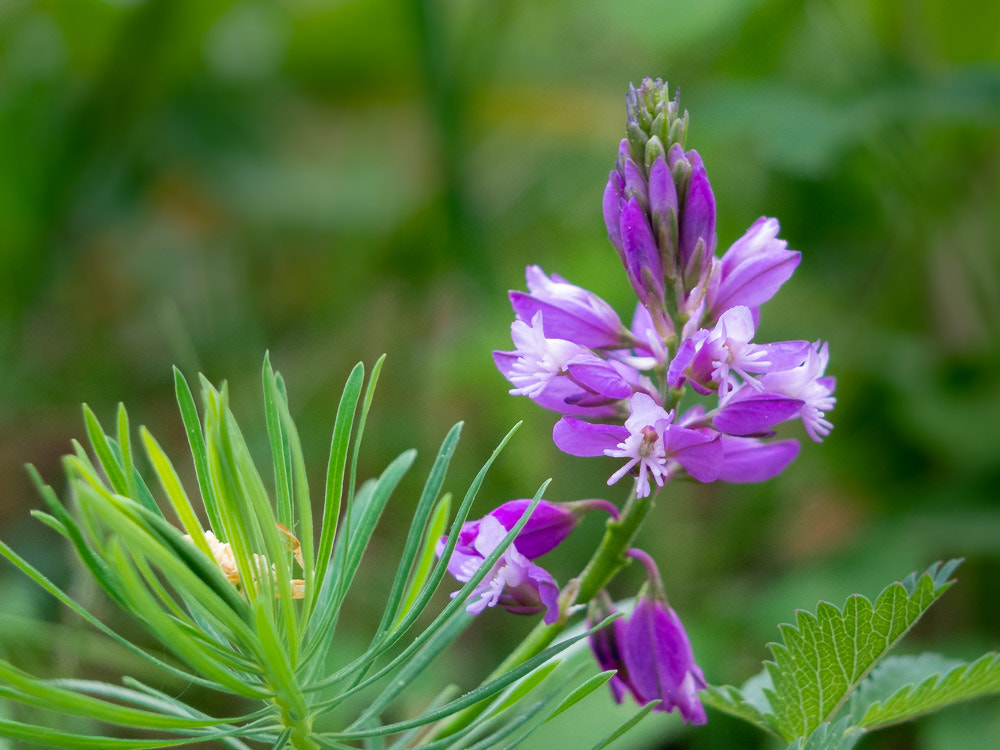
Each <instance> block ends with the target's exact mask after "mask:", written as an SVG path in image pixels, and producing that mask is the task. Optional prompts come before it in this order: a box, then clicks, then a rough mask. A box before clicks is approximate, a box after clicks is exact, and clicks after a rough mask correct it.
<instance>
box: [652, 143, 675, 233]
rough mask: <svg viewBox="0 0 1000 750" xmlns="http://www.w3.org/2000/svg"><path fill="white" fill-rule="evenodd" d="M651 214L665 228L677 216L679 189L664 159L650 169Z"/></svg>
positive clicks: (657, 161)
mask: <svg viewBox="0 0 1000 750" xmlns="http://www.w3.org/2000/svg"><path fill="white" fill-rule="evenodd" d="M649 213H650V215H651V216H652V217H653V221H654V222H658V223H659V224H660V226H663V227H668V226H669V225H670V224H671V222H672V221H673V219H672V218H671V217H676V216H677V187H676V186H675V185H674V178H673V176H671V174H670V168H669V167H667V163H666V162H665V161H664V160H663V159H657V160H656V161H654V162H653V166H652V167H650V169H649Z"/></svg>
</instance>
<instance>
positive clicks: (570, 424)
mask: <svg viewBox="0 0 1000 750" xmlns="http://www.w3.org/2000/svg"><path fill="white" fill-rule="evenodd" d="M629 409H630V412H631V413H630V415H629V417H628V419H626V420H625V425H624V426H620V425H602V424H591V423H589V422H584V421H582V420H579V419H574V418H572V417H563V418H562V419H560V420H559V421H558V422H556V425H555V427H554V428H553V430H552V439H553V440H554V441H555V444H556V446H557V447H558V448H559V449H560V450H562V451H564V452H565V453H569V454H570V455H573V456H611V457H612V458H624V459H626V463H625V465H624V466H622V467H621V468H620V469H619V470H618V471H616V472H615V473H614V474H612V475H611V477H610V478H609V479H608V484H614V483H615V482H617V481H618V480H619V479H621V478H622V477H623V476H625V474H627V473H629V472H630V471H633V470H634V471H635V473H636V475H637V477H638V479H637V481H636V495H637V496H638V497H646V496H647V495H649V494H650V492H651V491H652V485H651V484H650V478H652V480H653V481H654V482H656V484H657V486H659V487H662V486H663V483H664V481H665V480H666V479H667V478H668V477H669V475H670V472H671V471H672V468H671V464H672V463H673V464H675V465H679V466H681V467H683V468H684V469H685V470H686V471H687V473H688V474H690V475H691V476H692V477H694V478H695V479H697V480H698V481H700V482H714V481H715V480H716V479H718V478H719V471H720V464H721V461H722V447H721V446H720V444H719V436H718V435H717V434H714V435H713V434H705V433H704V432H700V431H698V430H689V429H686V428H684V427H679V426H677V425H674V424H672V422H673V418H674V415H673V412H669V413H668V412H667V411H666V410H665V409H664V408H663V407H662V406H660V405H659V404H657V403H656V402H655V401H654V400H653V399H652V398H651V397H650V396H649V395H647V394H645V393H636V394H634V395H633V396H632V397H631V398H630V399H629Z"/></svg>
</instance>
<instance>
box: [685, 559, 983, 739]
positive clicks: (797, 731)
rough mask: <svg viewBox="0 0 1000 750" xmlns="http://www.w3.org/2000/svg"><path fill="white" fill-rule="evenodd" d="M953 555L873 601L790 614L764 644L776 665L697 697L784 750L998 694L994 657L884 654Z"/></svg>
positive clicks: (933, 594) (937, 586)
mask: <svg viewBox="0 0 1000 750" xmlns="http://www.w3.org/2000/svg"><path fill="white" fill-rule="evenodd" d="M960 562H961V561H960V560H952V561H951V562H949V563H947V564H944V565H942V564H941V563H935V564H934V565H932V566H931V567H930V568H929V569H928V570H927V571H926V572H925V573H923V574H922V575H919V576H918V575H917V574H916V573H913V574H910V575H909V576H907V577H906V578H905V579H903V580H902V581H901V582H899V583H894V584H892V585H891V586H888V587H887V588H886V589H885V590H883V591H882V593H881V594H879V596H878V598H877V599H876V600H875V601H874V602H871V601H870V600H868V599H867V598H865V597H863V596H861V595H858V594H856V595H854V596H852V597H850V598H849V599H848V600H847V602H846V604H845V605H844V607H843V608H840V609H838V608H837V607H835V606H833V605H832V604H828V603H826V602H820V603H819V606H818V608H817V612H816V614H812V613H810V612H804V611H801V610H800V611H798V612H796V622H795V625H780V626H779V629H780V630H781V633H782V637H783V640H784V642H783V643H771V644H769V648H770V649H771V653H772V654H773V655H774V661H769V662H765V670H764V671H763V672H762V673H760V674H758V675H756V676H755V677H752V678H751V679H750V680H748V681H747V682H746V683H745V684H744V685H743V687H742V688H735V687H732V686H723V687H711V688H709V689H708V690H706V691H705V692H704V693H703V694H702V695H703V701H704V703H706V704H707V705H709V706H712V707H713V708H716V709H717V710H720V711H724V712H725V713H728V714H730V715H732V716H736V717H737V718H740V719H743V720H744V721H747V722H749V723H751V724H754V725H756V726H758V727H759V728H761V729H763V730H764V731H766V732H769V733H771V734H774V735H776V736H777V737H780V738H783V739H784V740H786V741H788V742H791V743H792V744H791V745H790V746H789V750H793V749H794V750H848V748H851V747H853V745H854V743H855V742H856V741H857V739H858V738H859V737H860V736H861V735H862V734H864V733H865V732H867V731H871V730H873V729H878V728H880V727H885V726H888V725H890V724H895V723H898V722H901V721H906V720H908V719H912V718H914V717H916V716H920V715H921V714H925V713H929V712H932V711H936V710H938V709H940V708H943V707H945V706H948V705H950V704H953V703H958V702H960V701H964V700H970V699H972V698H977V697H981V696H985V695H991V694H997V693H1000V656H998V655H997V654H986V655H984V656H983V657H981V658H980V659H978V660H976V661H975V662H973V663H971V664H964V663H962V662H959V661H956V660H951V659H945V658H943V657H940V656H938V655H936V654H922V655H920V656H910V657H889V658H885V657H886V654H887V653H888V652H889V650H890V649H891V648H892V647H893V646H895V645H896V643H897V642H898V641H899V640H900V639H901V638H902V637H903V636H904V635H905V634H906V633H907V632H908V631H909V630H910V629H911V628H912V627H913V625H915V624H916V622H917V620H919V619H920V617H921V616H922V615H923V614H924V612H926V611H927V609H928V608H930V606H931V605H932V604H933V603H934V602H935V601H936V600H937V599H938V598H939V597H940V596H941V595H942V594H943V593H944V592H945V591H946V590H947V589H948V588H949V587H950V586H951V584H952V581H950V580H949V576H950V575H951V574H952V573H953V572H954V570H955V568H957V567H958V565H959V563H960Z"/></svg>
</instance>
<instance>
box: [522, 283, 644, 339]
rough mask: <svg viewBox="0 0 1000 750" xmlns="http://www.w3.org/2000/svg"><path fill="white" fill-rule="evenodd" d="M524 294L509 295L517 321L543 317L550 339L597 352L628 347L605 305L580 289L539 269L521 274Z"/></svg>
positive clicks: (616, 319) (624, 331)
mask: <svg viewBox="0 0 1000 750" xmlns="http://www.w3.org/2000/svg"><path fill="white" fill-rule="evenodd" d="M525 277H526V280H527V285H528V293H527V294H525V293H524V292H517V291H512V292H511V293H510V302H511V305H512V306H513V308H514V312H515V314H516V315H517V317H518V318H519V319H521V320H524V321H530V320H532V318H534V316H535V315H536V314H537V313H539V312H543V313H545V332H546V334H547V335H548V336H549V337H551V338H559V339H566V340H567V341H572V342H573V343H575V344H581V345H583V346H587V347H593V348H595V349H600V348H603V347H622V346H627V345H628V343H629V332H628V330H627V329H626V328H625V327H624V326H623V325H622V322H621V319H620V318H619V317H618V313H616V312H615V310H614V308H613V307H611V305H609V304H608V303H607V302H605V301H604V300H603V299H601V298H600V297H598V296H597V295H596V294H594V293H593V292H590V291H587V290H586V289H584V288H583V287H579V286H576V285H575V284H571V283H569V282H568V281H566V279H564V278H562V277H561V276H558V275H557V274H552V275H551V276H547V275H546V274H545V272H544V271H542V269H541V268H540V267H539V266H528V268H527V270H526V271H525Z"/></svg>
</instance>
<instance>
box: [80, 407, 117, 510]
mask: <svg viewBox="0 0 1000 750" xmlns="http://www.w3.org/2000/svg"><path fill="white" fill-rule="evenodd" d="M83 421H84V425H85V426H86V428H87V437H89V438H90V444H91V446H93V448H94V452H95V453H96V454H97V459H98V461H100V463H101V468H102V469H104V473H105V474H106V475H107V477H108V481H109V482H111V486H112V487H113V488H114V490H115V492H117V493H118V494H119V495H125V496H128V482H127V481H126V479H125V470H124V468H123V467H122V465H121V464H120V463H119V462H118V459H117V458H116V457H115V454H114V452H113V451H112V450H111V443H110V441H109V440H108V436H107V435H105V434H104V428H103V427H101V423H100V421H98V419H97V415H95V414H94V412H93V411H92V410H91V408H90V407H89V406H87V405H86V404H84V405H83Z"/></svg>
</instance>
